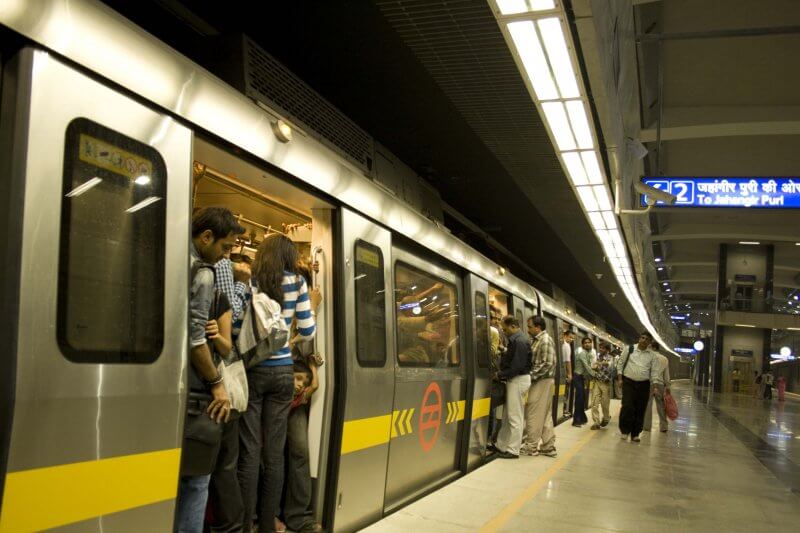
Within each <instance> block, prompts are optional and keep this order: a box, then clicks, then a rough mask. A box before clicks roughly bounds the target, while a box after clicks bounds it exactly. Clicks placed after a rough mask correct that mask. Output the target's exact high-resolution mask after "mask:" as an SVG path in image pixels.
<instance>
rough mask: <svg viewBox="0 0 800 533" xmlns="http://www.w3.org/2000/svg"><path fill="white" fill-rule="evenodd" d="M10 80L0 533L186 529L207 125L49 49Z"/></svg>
mask: <svg viewBox="0 0 800 533" xmlns="http://www.w3.org/2000/svg"><path fill="white" fill-rule="evenodd" d="M98 53H103V52H102V51H98ZM3 78H4V83H3V102H2V104H3V106H2V114H3V115H2V116H3V118H2V125H3V131H2V144H0V146H2V149H3V150H4V153H3V154H2V156H0V161H2V164H3V167H4V168H3V170H4V172H3V173H2V180H0V181H2V186H0V189H1V190H0V199H1V200H0V202H2V207H1V208H0V212H2V213H3V216H5V217H6V220H5V224H4V225H3V231H4V234H3V237H2V239H0V243H1V246H2V252H3V261H4V263H5V264H4V270H3V275H2V276H0V283H2V285H1V287H2V289H0V302H2V303H1V304H0V305H2V306H3V321H2V338H3V341H4V350H3V355H2V362H3V364H2V369H3V370H2V372H0V374H2V376H3V378H2V380H3V381H2V384H1V387H2V391H1V392H2V396H3V397H2V399H1V400H0V405H2V414H0V425H1V426H2V427H0V439H2V442H0V450H1V451H0V454H2V457H0V470H2V474H3V479H2V482H3V485H2V486H3V489H2V514H1V515H0V531H39V530H44V529H50V528H55V527H59V526H65V525H69V524H75V525H74V526H73V527H75V528H77V529H80V530H93V531H101V530H105V531H124V530H130V528H131V524H136V528H137V529H139V530H151V531H168V530H171V529H172V522H173V514H174V506H175V495H176V492H177V488H178V469H179V464H180V451H181V450H180V447H181V441H182V434H183V431H182V428H183V414H184V395H185V391H184V387H185V383H186V368H187V357H188V342H187V324H188V305H187V299H188V293H189V279H188V278H189V273H188V264H189V263H188V261H189V200H190V184H191V177H190V172H191V149H192V145H191V143H192V132H191V131H190V130H189V129H187V128H186V127H184V126H182V125H180V124H178V123H177V122H175V121H174V120H172V119H171V118H170V117H168V116H165V115H163V114H161V113H157V112H155V111H153V110H151V109H149V108H147V107H145V106H143V105H142V104H141V103H139V102H137V101H134V100H133V99H131V98H129V97H128V96H125V95H123V94H121V93H119V92H117V91H115V90H113V89H111V88H109V87H107V86H105V85H103V84H102V83H100V82H99V81H98V80H96V79H93V78H90V77H88V76H86V75H85V74H83V73H81V72H78V71H77V70H75V69H74V68H72V67H70V66H68V65H67V64H65V63H63V62H62V61H60V60H59V59H57V58H56V57H55V56H53V55H52V54H49V53H48V52H45V51H42V50H36V49H32V48H26V49H23V50H21V51H20V52H19V53H18V54H17V55H16V56H15V57H14V58H12V59H11V61H10V62H9V63H8V64H6V65H4V69H3ZM168 233H169V234H170V235H171V236H172V238H171V239H169V240H168V239H167V236H168ZM168 242H169V245H168V244H167V243H168Z"/></svg>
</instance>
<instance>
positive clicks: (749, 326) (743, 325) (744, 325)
mask: <svg viewBox="0 0 800 533" xmlns="http://www.w3.org/2000/svg"><path fill="white" fill-rule="evenodd" d="M734 326H736V327H737V328H754V327H755V326H754V325H753V324H734Z"/></svg>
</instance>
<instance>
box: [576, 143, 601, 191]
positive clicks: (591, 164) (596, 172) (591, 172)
mask: <svg viewBox="0 0 800 533" xmlns="http://www.w3.org/2000/svg"><path fill="white" fill-rule="evenodd" d="M581 160H582V161H583V168H585V169H586V177H587V178H588V179H589V183H591V184H592V185H600V184H602V183H605V181H604V180H603V172H602V171H601V170H600V164H599V162H598V160H597V154H596V153H595V152H594V151H587V152H581Z"/></svg>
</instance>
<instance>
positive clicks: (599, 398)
mask: <svg viewBox="0 0 800 533" xmlns="http://www.w3.org/2000/svg"><path fill="white" fill-rule="evenodd" d="M610 348H611V347H610V346H609V345H608V343H605V342H601V343H600V351H599V352H598V354H597V361H595V362H594V363H593V364H592V370H594V385H593V386H592V396H591V401H590V403H591V406H592V422H594V424H592V427H591V429H600V428H604V427H606V426H607V425H608V421H609V420H611V415H610V413H609V411H608V408H609V404H610V400H611V371H612V365H613V364H614V359H613V358H612V357H611V353H610ZM601 406H602V408H603V418H602V419H601V418H600V407H601Z"/></svg>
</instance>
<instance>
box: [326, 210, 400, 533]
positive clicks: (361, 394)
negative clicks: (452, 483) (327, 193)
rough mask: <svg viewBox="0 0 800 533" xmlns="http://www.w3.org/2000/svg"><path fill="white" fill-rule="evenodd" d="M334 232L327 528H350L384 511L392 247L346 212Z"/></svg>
mask: <svg viewBox="0 0 800 533" xmlns="http://www.w3.org/2000/svg"><path fill="white" fill-rule="evenodd" d="M340 229H341V238H340V241H339V242H341V243H342V248H341V250H340V256H341V257H340V261H341V262H342V263H343V264H342V265H341V268H340V269H339V271H340V272H341V277H340V286H341V289H342V290H341V292H339V293H338V294H340V295H341V298H340V302H339V312H338V313H337V316H340V317H344V327H345V329H344V331H343V342H344V350H339V351H338V352H337V353H339V359H338V361H337V367H338V371H337V372H338V374H339V381H338V385H339V386H338V391H339V394H340V396H342V397H343V398H341V399H340V405H341V404H342V403H341V402H343V414H344V419H343V424H342V428H341V448H340V454H341V456H340V458H339V471H338V479H337V483H336V494H335V506H336V509H335V520H336V522H335V526H334V527H335V528H336V530H337V531H339V530H344V531H352V530H355V529H359V528H360V527H363V526H364V525H366V524H369V523H371V522H374V521H376V520H378V519H380V518H381V516H383V502H384V490H385V487H386V469H387V459H388V455H389V439H390V436H391V435H392V434H393V432H394V431H395V430H394V429H393V427H394V426H393V420H392V418H393V417H392V403H393V400H394V357H393V351H392V350H391V349H390V342H391V339H392V338H393V337H392V335H391V334H390V333H389V330H388V329H387V324H388V317H390V316H391V314H392V310H391V306H392V305H393V299H392V298H391V294H392V290H391V284H390V280H391V253H392V250H391V234H390V233H389V231H388V230H386V229H384V228H382V227H380V226H378V225H376V224H375V223H373V222H370V221H369V220H367V219H365V218H363V217H361V216H359V215H357V214H355V213H353V212H352V211H349V210H348V209H344V208H343V209H342V210H341V225H340ZM404 422H405V420H404ZM404 427H405V426H404Z"/></svg>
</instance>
